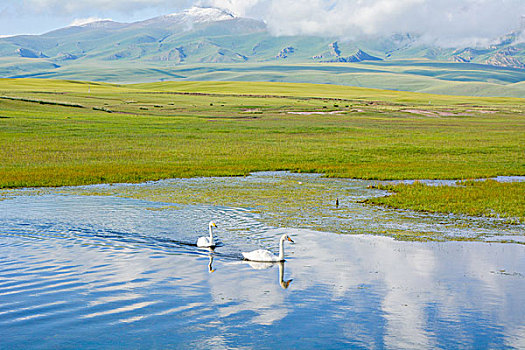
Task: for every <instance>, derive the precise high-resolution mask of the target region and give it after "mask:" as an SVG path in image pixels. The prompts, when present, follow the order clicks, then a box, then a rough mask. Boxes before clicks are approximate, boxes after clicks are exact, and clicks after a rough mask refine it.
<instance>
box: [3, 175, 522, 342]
mask: <svg viewBox="0 0 525 350" xmlns="http://www.w3.org/2000/svg"><path fill="white" fill-rule="evenodd" d="M180 181H184V180H180ZM221 181H222V180H221ZM233 181H238V180H233ZM354 185H355V184H354ZM354 185H352V186H354ZM130 186H131V187H133V186H138V187H140V186H144V185H125V187H126V188H128V189H129V188H130ZM148 186H171V185H170V182H168V183H165V182H162V183H153V184H150V185H148ZM116 187H118V186H116ZM361 187H362V188H366V186H364V185H363V186H361ZM94 189H97V190H96V191H99V190H100V189H99V188H98V187H96V186H94V187H86V188H84V189H83V191H88V192H89V191H92V192H96V191H95V190H94ZM360 191H364V189H361V190H360ZM92 194H94V193H92ZM363 208H365V209H362V210H371V211H377V210H378V209H377V208H372V207H367V206H363ZM366 208H370V209H366ZM387 212H388V215H389V216H392V215H395V211H387ZM360 215H361V214H360ZM363 215H364V214H363ZM384 215H386V214H384ZM398 215H399V216H400V217H403V219H402V222H404V223H406V220H407V219H406V215H407V213H406V212H399V213H398ZM375 216H377V215H375ZM379 217H380V215H379ZM210 220H214V221H215V222H216V223H217V225H218V228H217V229H216V230H215V234H216V236H217V238H218V240H219V242H220V245H219V246H218V247H217V248H216V249H215V251H214V252H210V251H208V250H205V249H200V248H197V247H196V246H195V241H196V239H197V237H199V236H205V235H207V224H208V221H210ZM414 220H415V221H414V223H415V225H416V226H417V225H418V224H420V221H421V220H423V221H425V220H427V221H428V218H425V217H422V218H421V219H417V215H416V218H415V219H414ZM418 220H419V221H418ZM442 220H443V218H441V221H442ZM438 221H439V220H438ZM263 222H264V220H261V214H260V212H257V211H253V210H248V209H243V208H233V207H221V206H217V205H190V204H173V203H172V202H171V203H166V202H160V201H153V200H145V199H137V198H125V197H122V196H117V195H89V196H88V195H85V193H83V194H79V193H78V191H77V190H75V191H64V190H60V191H58V190H57V191H55V190H48V191H46V192H45V193H39V194H38V195H35V194H28V193H27V192H20V193H19V192H17V191H15V192H12V193H11V194H10V195H9V196H7V199H4V200H0V348H2V349H15V348H34V349H49V348H92V349H99V348H119V349H120V348H162V349H164V348H190V347H192V348H197V349H200V348H202V349H208V348H243V349H251V348H253V349H270V348H300V349H305V348H316V349H318V348H325V349H326V348H388V349H400V348H403V349H405V348H417V349H421V348H516V349H520V348H521V349H523V348H525V317H524V315H525V247H524V245H522V244H517V243H510V244H504V243H487V242H402V241H395V240H393V239H391V238H388V237H381V236H375V235H370V234H367V235H359V234H357V235H356V234H354V235H345V234H335V233H323V232H316V231H312V230H308V229H297V228H287V227H276V226H272V225H269V224H267V223H266V224H265V223H263ZM375 224H376V225H380V221H379V224H378V223H377V222H376V223H375ZM385 225H386V224H385ZM389 225H392V223H391V221H389ZM444 225H446V223H445V224H444ZM496 226H497V225H493V226H491V227H492V228H491V229H492V230H496ZM514 230H516V228H514ZM517 230H520V228H519V227H518V228H517ZM283 233H287V234H289V235H290V236H291V237H292V239H293V240H294V241H295V244H288V245H286V246H285V248H286V255H287V261H286V262H285V263H284V264H275V265H267V264H253V263H252V264H249V263H247V262H244V261H242V260H241V252H243V251H249V250H253V249H257V248H261V247H262V248H266V249H270V250H272V251H274V252H277V250H278V239H279V236H280V235H282V234H283ZM518 233H519V232H518Z"/></svg>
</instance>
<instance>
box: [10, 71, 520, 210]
mask: <svg viewBox="0 0 525 350" xmlns="http://www.w3.org/2000/svg"><path fill="white" fill-rule="evenodd" d="M312 112H316V113H329V112H334V113H333V114H310V113H312ZM297 113H303V114H297ZM524 114H525V106H524V100H523V99H516V98H475V97H457V96H445V95H428V94H417V93H407V92H394V91H384V90H373V89H365V88H352V87H345V86H334V85H312V84H278V83H241V82H220V83H217V82H215V83H214V82H169V83H152V84H135V85H112V84H104V83H88V82H76V81H55V80H38V79H34V80H33V79H16V80H11V79H3V80H0V149H1V150H2V151H1V152H0V188H17V187H32V186H62V185H82V184H93V183H114V182H140V181H146V180H156V179H163V178H172V177H193V176H237V175H246V174H248V173H250V172H253V171H264V170H290V171H295V172H318V173H323V174H325V175H326V176H331V177H349V178H363V179H470V178H482V177H492V176H498V175H525V160H524V149H525V147H524V146H525V145H524V141H523V140H525V116H524ZM522 190H523V188H522V187H520V186H517V185H515V184H511V185H509V188H506V189H505V191H518V193H519V191H522ZM458 195H459V196H460V198H461V196H462V194H458ZM426 198H427V199H426V200H427V201H429V202H430V201H432V197H428V196H427V197H426ZM464 198H468V197H464ZM390 205H393V204H390ZM399 205H400V206H402V204H399ZM522 210H523V208H522ZM445 211H448V209H445ZM522 212H523V211H522Z"/></svg>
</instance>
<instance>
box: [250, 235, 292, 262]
mask: <svg viewBox="0 0 525 350" xmlns="http://www.w3.org/2000/svg"><path fill="white" fill-rule="evenodd" d="M285 240H288V241H290V242H292V243H294V241H292V239H291V238H290V237H288V235H282V236H281V239H280V241H279V256H275V255H273V254H272V253H271V252H270V251H268V250H264V249H257V250H254V251H253V252H248V253H244V252H243V253H242V256H244V259H246V260H250V261H259V262H279V261H284V241H285Z"/></svg>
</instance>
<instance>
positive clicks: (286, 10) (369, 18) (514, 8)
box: [0, 0, 525, 47]
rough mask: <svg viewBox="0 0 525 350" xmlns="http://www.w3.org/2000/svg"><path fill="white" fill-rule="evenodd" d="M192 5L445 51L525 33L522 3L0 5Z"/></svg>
mask: <svg viewBox="0 0 525 350" xmlns="http://www.w3.org/2000/svg"><path fill="white" fill-rule="evenodd" d="M192 5H199V6H214V7H220V8H223V9H226V10H228V11H230V12H232V13H235V14H236V15H239V16H245V17H251V18H255V19H259V20H264V21H265V22H266V24H267V25H268V28H269V31H270V33H272V34H273V35H276V36H283V35H314V36H321V37H323V36H325V37H338V38H340V39H359V38H367V37H374V36H384V35H391V34H395V33H414V34H417V35H418V36H419V37H420V38H421V39H423V40H426V41H427V42H428V43H432V44H435V45H439V46H441V47H452V46H459V45H461V46H480V45H488V44H491V43H492V42H493V41H494V40H495V39H497V38H498V37H500V36H501V35H504V34H506V33H509V32H510V31H512V30H516V29H518V28H520V26H521V29H524V28H523V27H524V26H523V22H525V19H523V16H524V15H525V1H523V0H482V1H479V0H441V1H433V0H367V1H363V0H344V1H343V0H112V1H106V0H76V1H62V0H22V1H19V2H16V3H15V4H9V5H0V11H1V12H0V19H2V17H5V16H7V15H9V14H11V15H12V14H13V13H15V12H16V13H18V14H24V16H31V15H33V16H35V17H37V16H41V15H43V14H45V15H46V16H48V17H49V16H53V15H56V16H73V18H86V17H99V18H107V17H111V18H115V16H114V15H115V14H117V18H116V19H117V20H118V21H120V22H125V21H126V20H125V17H126V16H134V19H137V17H140V16H141V14H142V15H143V18H147V17H150V16H151V17H153V15H160V14H165V13H171V12H177V11H180V10H181V9H183V8H187V7H190V6H192ZM69 22H71V20H69ZM57 27H58V26H57ZM0 34H3V33H0Z"/></svg>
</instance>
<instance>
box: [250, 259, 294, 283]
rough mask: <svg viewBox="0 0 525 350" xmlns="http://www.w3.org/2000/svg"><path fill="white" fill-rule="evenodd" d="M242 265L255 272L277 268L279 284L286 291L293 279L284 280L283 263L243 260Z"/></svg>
mask: <svg viewBox="0 0 525 350" xmlns="http://www.w3.org/2000/svg"><path fill="white" fill-rule="evenodd" d="M244 263H246V264H248V265H250V266H251V267H252V268H253V269H255V270H265V269H269V268H271V267H273V266H274V265H278V266H279V284H280V285H281V287H282V288H283V289H287V288H288V286H289V285H290V283H292V281H293V279H289V280H286V281H285V280H284V261H279V262H256V261H249V260H244Z"/></svg>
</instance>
